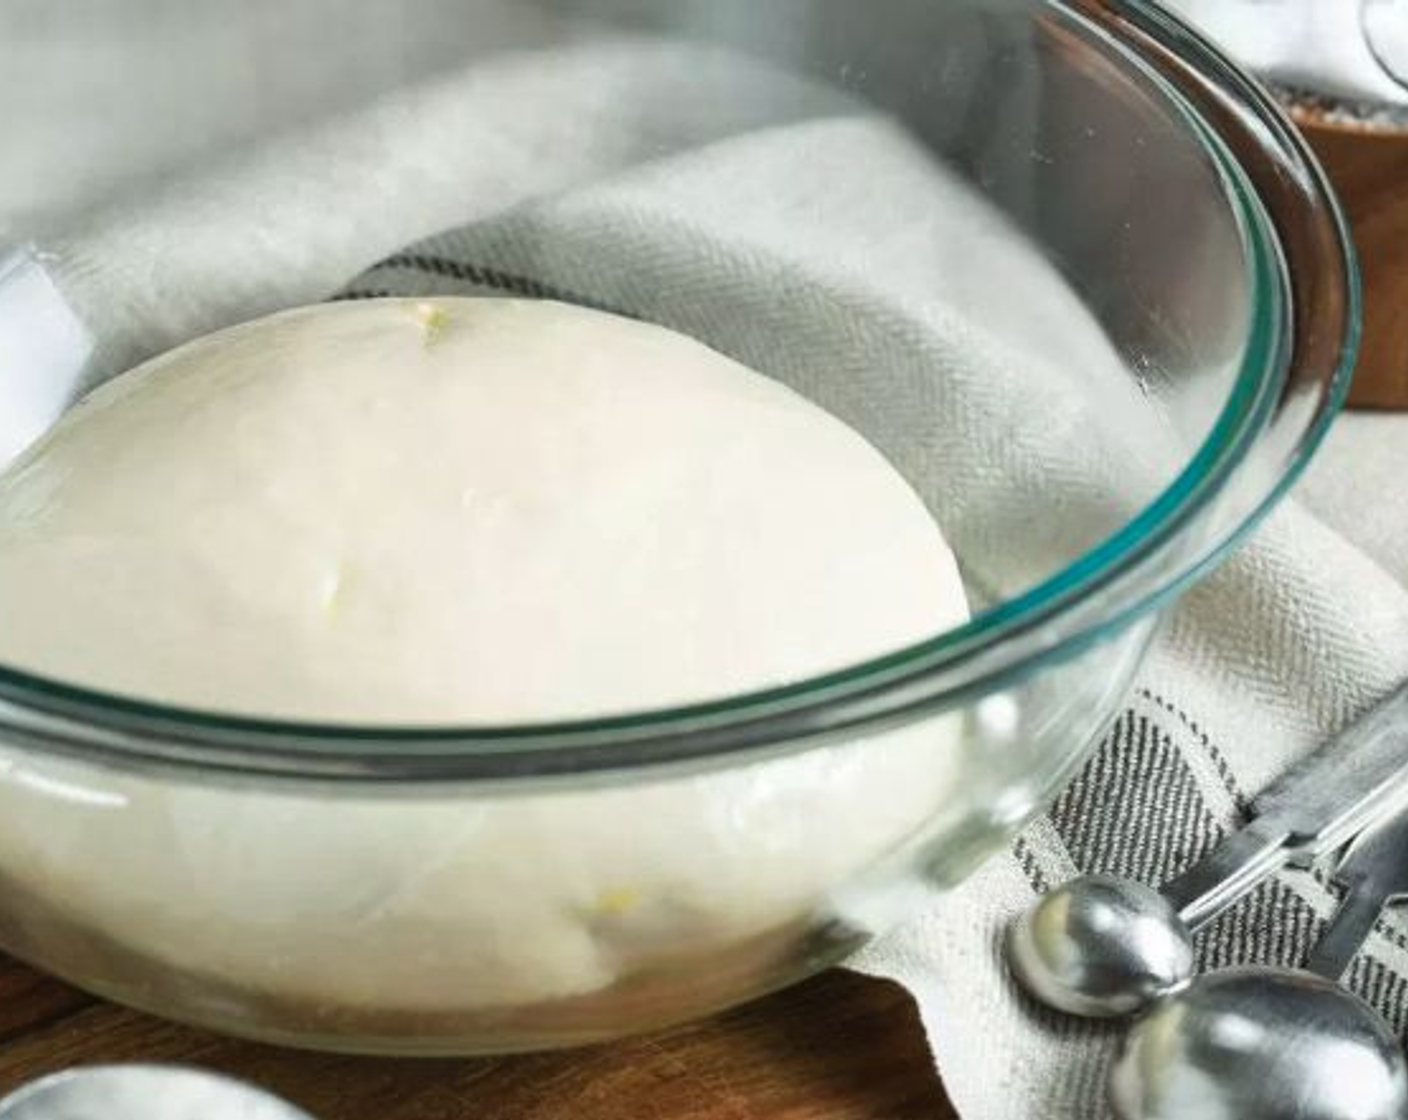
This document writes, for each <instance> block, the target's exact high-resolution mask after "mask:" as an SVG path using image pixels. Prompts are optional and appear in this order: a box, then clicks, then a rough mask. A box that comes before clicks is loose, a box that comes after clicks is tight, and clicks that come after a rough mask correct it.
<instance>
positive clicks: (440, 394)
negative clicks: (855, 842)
mask: <svg viewBox="0 0 1408 1120" xmlns="http://www.w3.org/2000/svg"><path fill="white" fill-rule="evenodd" d="M965 617H966V603H965V599H964V595H963V588H962V584H961V582H960V580H959V578H958V574H957V569H956V566H955V563H954V559H953V557H952V555H951V554H950V552H949V550H948V548H947V547H946V545H945V543H944V541H943V538H942V536H941V534H940V532H939V529H938V527H937V526H936V524H935V523H934V521H933V519H932V518H931V517H930V516H929V514H928V512H927V510H926V509H925V507H924V505H923V504H922V503H921V501H920V500H919V498H918V497H917V496H916V495H915V493H914V492H913V491H912V490H911V489H910V487H909V486H908V485H907V484H906V482H905V481H904V479H902V478H901V477H900V476H899V475H898V473H896V472H895V471H894V470H893V469H892V468H891V467H890V466H889V464H888V463H887V462H886V461H885V460H884V458H882V457H881V455H880V454H879V453H878V452H877V451H875V450H874V449H873V448H872V447H871V446H870V445H869V444H868V443H867V442H866V441H865V440H864V439H862V438H861V437H860V436H859V435H858V434H856V433H855V432H854V431H853V430H851V429H850V428H848V427H847V426H846V425H844V424H842V423H841V422H840V421H838V420H836V419H835V418H833V417H832V416H831V415H829V414H828V413H826V412H824V411H823V410H821V409H820V408H818V407H816V406H814V405H812V404H811V403H809V402H808V401H806V400H804V399H803V398H802V397H800V396H798V395H797V394H795V393H793V392H791V391H790V390H789V389H787V388H786V387H784V386H782V385H780V384H778V383H777V382H775V381H772V380H770V379H768V378H766V377H763V376H761V375H759V374H756V373H753V372H752V371H750V370H748V369H745V368H744V367H742V366H740V365H738V364H737V363H735V362H733V361H731V360H729V359H727V358H725V357H723V356H722V355H720V354H719V353H717V352H715V351H713V350H711V349H709V348H707V347H705V346H703V345H701V344H699V343H697V342H694V341H692V340H690V339H688V338H685V337H683V336H681V335H678V334H676V333H673V332H671V331H668V330H664V329H662V328H659V327H655V326H650V325H647V324H643V323H639V322H635V321H633V320H629V319H625V318H622V317H618V316H612V315H607V314H604V313H601V312H596V311H589V310H585V309H581V308H576V307H569V306H566V305H562V304H556V303H547V302H540V301H528V300H488V299H484V300H476V299H443V300H436V301H434V302H430V303H420V302H415V301H407V300H385V301H377V302H371V303H348V304H340V305H325V306H320V307H314V308H307V309H301V310H296V311H291V312H288V313H285V314H281V315H276V316H273V317H271V318H268V319H264V320H260V321H258V322H254V323H250V324H247V325H245V326H241V327H237V328H235V329H233V330H227V331H223V332H221V333H218V334H215V335H212V336H209V337H207V338H204V339H201V340H199V341H196V342H194V343H191V344H189V345H187V346H184V347H181V348H180V349H178V350H176V351H174V352H172V353H170V354H167V355H165V356H163V357H160V358H158V359H156V360H154V361H151V362H148V363H147V364H146V365H144V366H142V367H140V368H139V369H137V370H136V371H134V372H132V373H130V374H128V375H126V376H124V377H121V378H119V379H117V380H116V381H114V382H112V383H111V384H109V385H107V386H105V387H103V388H102V389H100V390H99V391H98V392H96V393H94V394H93V395H92V396H91V397H90V398H89V399H88V400H86V401H85V402H83V403H82V404H81V405H80V406H79V407H77V408H76V409H74V410H73V411H72V412H71V413H70V414H69V415H68V416H67V417H65V418H64V419H63V421H62V422H61V423H60V424H59V425H58V426H57V428H56V429H55V430H54V431H53V432H52V433H51V435H50V436H49V437H48V438H47V439H46V440H45V441H43V442H42V444H41V445H40V446H38V447H37V448H36V449H35V450H34V451H33V452H32V453H31V454H29V455H28V456H27V457H25V458H24V459H23V460H22V461H21V462H20V463H19V464H17V465H16V466H15V467H14V468H13V469H12V470H10V471H9V472H7V473H6V474H5V475H4V476H3V478H0V619H3V625H2V626H0V661H2V662H7V663H10V664H13V665H16V666H19V667H22V668H25V669H28V670H31V671H33V672H37V673H39V674H42V675H47V676H52V677H57V678H62V679H64V680H66V681H69V682H74V683H78V684H82V685H87V686H92V687H96V688H99V689H103V690H108V691H112V692H118V693H125V694H130V695H134V696H140V697H143V698H146V699H152V700H157V701H162V702H167V703H172V704H177V705H182V706H194V707H199V708H203V709H210V710H219V711H226V712H237V713H240V714H244V715H254V716H264V717H284V718H301V719H313V720H320V721H327V722H337V723H441V724H443V723H455V722H461V723H463V722H472V723H479V724H485V723H509V722H515V721H525V720H528V721H535V722H538V721H544V720H554V719H561V718H572V717H584V716H593V715H600V714H605V713H620V712H625V711H632V710H641V709H651V708H660V707H664V706H671V705H677V704H682V703H688V702H692V701H701V700H708V699H717V698H720V697H724V696H727V695H730V694H734V693H738V692H745V691H753V690H756V689H760V688H766V687H769V686H773V685H780V684H786V683H792V682H796V681H798V680H801V679H803V678H806V677H808V676H811V675H814V674H817V673H820V672H825V671H828V670H833V669H837V668H840V667H842V666H845V665H847V664H850V663H854V662H856V661H859V660H861V659H864V658H868V657H872V656H876V655H880V654H884V653H888V652H891V651H893V650H895V649H897V648H899V647H901V646H903V645H906V644H908V643H911V642H914V641H917V640H920V639H922V638H924V637H927V636H929V635H932V634H934V633H936V632H938V631H940V630H943V629H945V628H946V627H948V626H951V625H953V624H955V623H957V622H959V621H962V620H963V619H964V618H965Z"/></svg>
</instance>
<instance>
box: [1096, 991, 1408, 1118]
mask: <svg viewBox="0 0 1408 1120" xmlns="http://www.w3.org/2000/svg"><path fill="white" fill-rule="evenodd" d="M1110 1104H1111V1106H1112V1107H1113V1109H1114V1111H1115V1114H1116V1115H1117V1116H1118V1117H1120V1120H1403V1118H1404V1117H1405V1116H1408V1064H1405V1061H1404V1058H1403V1053H1402V1051H1401V1050H1400V1048H1399V1045H1398V1040H1397V1039H1395V1038H1394V1036H1393V1034H1392V1032H1391V1031H1390V1030H1389V1029H1388V1026H1387V1024H1385V1023H1384V1021H1383V1020H1382V1019H1381V1018H1380V1017H1379V1016H1378V1015H1377V1014H1375V1013H1374V1011H1373V1010H1372V1009H1371V1008H1370V1007H1369V1006H1368V1005H1367V1004H1365V1003H1363V1002H1361V1001H1360V1000H1359V999H1358V998H1357V997H1355V996H1353V995H1351V994H1350V993H1349V992H1346V991H1345V990H1344V989H1343V988H1340V987H1339V986H1338V985H1336V984H1334V983H1332V982H1331V981H1329V980H1326V979H1324V978H1322V977H1319V976H1315V975H1313V974H1311V973H1308V972H1291V971H1288V970H1283V969H1270V968H1239V969H1229V970H1227V971H1225V972H1217V973H1212V974H1209V975H1207V976H1204V977H1201V978H1199V979H1198V980H1197V981H1196V982H1195V983H1193V984H1191V985H1189V986H1188V987H1187V988H1186V989H1184V990H1183V991H1182V992H1179V993H1178V994H1176V995H1173V996H1171V997H1169V998H1167V999H1165V1000H1163V1001H1162V1002H1160V1003H1159V1004H1157V1005H1156V1006H1155V1007H1154V1008H1153V1010H1152V1011H1150V1012H1149V1014H1148V1015H1146V1016H1145V1017H1144V1018H1143V1019H1141V1020H1140V1021H1139V1022H1138V1023H1136V1024H1135V1025H1134V1027H1133V1028H1132V1029H1131V1030H1130V1032H1129V1034H1128V1036H1127V1037H1126V1039H1125V1040H1124V1044H1123V1046H1122V1048H1121V1050H1120V1054H1119V1057H1118V1058H1117V1059H1116V1062H1115V1065H1114V1067H1113V1069H1112V1071H1111V1075H1110Z"/></svg>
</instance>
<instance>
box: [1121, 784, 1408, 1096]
mask: <svg viewBox="0 0 1408 1120" xmlns="http://www.w3.org/2000/svg"><path fill="white" fill-rule="evenodd" d="M1336 878H1338V879H1339V880H1340V881H1341V882H1342V883H1343V884H1344V885H1345V886H1346V887H1347V888H1348V890H1347V893H1346V895H1345V898H1344V901H1343V903H1342V904H1341V906H1340V908H1339V910H1338V912H1337V913H1336V914H1335V916H1334V918H1333V919H1332V920H1331V922H1330V927H1329V929H1328V931H1327V932H1326V933H1325V935H1324V937H1323V938H1322V939H1321V941H1320V942H1319V944H1318V945H1317V947H1316V948H1315V950H1314V951H1313V952H1312V954H1311V957H1310V961H1309V962H1308V964H1307V970H1306V971H1304V972H1299V971H1295V970H1292V969H1284V968H1237V969H1229V970H1227V971H1225V972H1214V973H1209V974H1207V975H1205V976H1200V977H1198V978H1197V979H1196V980H1193V981H1192V982H1191V983H1189V984H1188V985H1187V986H1186V987H1184V988H1182V989H1181V990H1179V991H1177V992H1175V993H1174V994H1172V995H1170V996H1168V997H1167V998H1165V999H1163V1000H1160V1001H1159V1002H1158V1003H1156V1004H1155V1005H1154V1007H1153V1008H1152V1010H1150V1011H1149V1013H1148V1014H1147V1015H1145V1016H1144V1017H1143V1018H1142V1019H1140V1020H1139V1021H1138V1022H1137V1023H1135V1024H1134V1026H1133V1027H1132V1028H1131V1029H1130V1032H1129V1034H1128V1035H1127V1036H1126V1038H1125V1039H1124V1041H1123V1043H1122V1045H1121V1047H1120V1052H1119V1056H1118V1057H1117V1059H1116V1061H1115V1063H1114V1065H1113V1066H1112V1067H1111V1071H1110V1086H1109V1087H1110V1104H1111V1106H1112V1107H1113V1109H1114V1111H1115V1114H1116V1116H1118V1117H1120V1120H1403V1118H1404V1117H1405V1116H1408V1062H1405V1059H1404V1056H1403V1051H1402V1050H1401V1048H1400V1047H1399V1044H1398V1040H1397V1039H1396V1038H1395V1037H1394V1034H1393V1031H1392V1030H1390V1029H1389V1026H1388V1024H1387V1023H1385V1022H1384V1021H1383V1019H1382V1018H1381V1017H1380V1016H1379V1015H1378V1013H1377V1012H1375V1011H1374V1010H1373V1008H1371V1007H1369V1005H1368V1004H1366V1003H1364V1002H1363V1001H1361V1000H1360V999H1358V998H1357V997H1356V996H1354V995H1351V994H1350V993H1349V992H1347V991H1345V990H1344V989H1343V988H1341V987H1340V986H1339V983H1338V982H1339V980H1340V978H1341V977H1342V976H1343V975H1344V973H1345V972H1346V971H1347V969H1348V967H1349V965H1350V963H1351V962H1352V961H1353V960H1354V957H1355V956H1356V954H1357V953H1358V952H1359V950H1360V948H1361V947H1362V946H1363V943H1364V941H1365V940H1366V939H1367V938H1368V936H1369V934H1370V933H1371V932H1372V930H1373V928H1374V924H1375V922H1377V920H1378V918H1379V915H1380V914H1381V913H1382V911H1383V909H1384V906H1385V905H1386V904H1389V903H1391V902H1394V901H1399V900H1402V899H1404V898H1405V897H1408V812H1404V813H1401V814H1400V815H1399V816H1398V817H1396V818H1394V819H1392V820H1390V821H1388V822H1386V823H1383V824H1380V825H1377V826H1376V827H1375V828H1373V829H1372V830H1370V831H1369V832H1366V833H1365V834H1364V835H1363V836H1361V837H1360V838H1359V839H1358V840H1357V841H1356V842H1355V844H1354V846H1353V847H1352V848H1351V849H1350V851H1349V853H1348V854H1347V855H1346V857H1345V859H1344V861H1343V862H1342V863H1341V865H1340V868H1339V871H1338V872H1337V874H1336Z"/></svg>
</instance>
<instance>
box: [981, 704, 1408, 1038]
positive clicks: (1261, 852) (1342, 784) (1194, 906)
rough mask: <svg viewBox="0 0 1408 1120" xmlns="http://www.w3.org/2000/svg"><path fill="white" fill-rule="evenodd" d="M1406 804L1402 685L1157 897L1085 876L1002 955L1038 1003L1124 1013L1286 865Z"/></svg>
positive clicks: (1312, 857) (1172, 982) (1042, 908)
mask: <svg viewBox="0 0 1408 1120" xmlns="http://www.w3.org/2000/svg"><path fill="white" fill-rule="evenodd" d="M1405 798H1408V685H1405V686H1403V687H1401V688H1400V689H1399V690H1398V691H1397V692H1395V693H1394V694H1393V695H1392V696H1390V697H1389V698H1388V699H1387V700H1385V701H1384V702H1383V703H1382V704H1380V705H1379V706H1378V707H1376V708H1375V709H1374V710H1373V711H1371V712H1370V713H1369V714H1368V715H1366V716H1365V717H1364V718H1363V719H1361V720H1360V721H1359V722H1357V723H1355V724H1354V725H1353V726H1351V727H1350V728H1348V729H1347V730H1346V731H1344V732H1342V733H1341V734H1340V735H1339V736H1337V737H1336V738H1334V739H1332V740H1330V741H1329V742H1328V743H1326V744H1325V745H1324V746H1322V747H1321V748H1320V749H1319V750H1318V751H1316V752H1315V753H1314V754H1312V755H1311V756H1310V757H1309V758H1307V759H1306V760H1305V761H1303V762H1302V763H1301V764H1300V765H1298V766H1295V767H1293V768H1292V769H1291V770H1290V771H1288V772H1287V773H1286V774H1284V775H1282V776H1281V777H1280V778H1279V779H1278V780H1277V781H1276V782H1274V783H1273V784H1272V785H1271V786H1270V787H1269V788H1268V789H1266V790H1265V791H1264V792H1263V793H1262V794H1261V795H1260V796H1259V797H1258V798H1257V799H1256V801H1255V803H1254V804H1253V806H1252V809H1253V813H1254V819H1253V820H1252V822H1251V823H1250V824H1249V825H1248V826H1247V827H1246V828H1244V829H1242V830H1241V831H1240V832H1234V833H1232V834H1231V835H1229V836H1228V837H1227V838H1226V839H1225V840H1223V841H1222V843H1221V844H1219V845H1218V846H1217V847H1216V848H1215V849H1214V850H1213V851H1212V853H1211V854H1210V855H1209V856H1207V857H1206V858H1205V859H1203V860H1202V861H1201V862H1199V863H1198V864H1197V865H1196V866H1194V867H1192V868H1190V869H1189V870H1188V871H1186V872H1184V873H1183V874H1182V875H1180V876H1179V877H1178V878H1176V879H1174V880H1173V881H1171V882H1169V883H1167V884H1165V886H1164V887H1163V889H1162V890H1158V891H1156V890H1154V889H1153V888H1151V887H1147V886H1144V885H1143V884H1141V883H1136V882H1133V881H1131V880H1129V879H1121V878H1117V877H1115V876H1109V875H1087V876H1083V877H1081V878H1078V879H1074V880H1072V881H1071V882H1069V883H1067V884H1065V885H1064V886H1062V887H1058V888H1057V889H1056V890H1054V891H1052V892H1050V893H1049V894H1047V895H1046V896H1045V897H1043V898H1042V899H1041V900H1039V901H1038V902H1037V903H1036V905H1035V906H1033V907H1032V908H1031V909H1030V910H1028V911H1027V913H1026V914H1024V915H1022V917H1021V918H1020V919H1018V921H1016V922H1015V923H1013V926H1012V928H1011V929H1010V930H1009V932H1008V938H1007V958H1008V962H1009V963H1010V965H1011V966H1012V971H1013V973H1014V974H1015V976H1016V977H1017V979H1018V981H1019V982H1020V983H1021V984H1022V986H1023V987H1024V988H1026V989H1027V991H1028V992H1030V993H1031V994H1032V995H1033V996H1035V997H1036V998H1037V999H1038V1000H1040V1001H1041V1002H1042V1003H1045V1004H1047V1005H1048V1006H1050V1007H1054V1008H1056V1009H1057V1010H1059V1011H1065V1012H1067V1013H1069V1014H1072V1015H1083V1016H1087V1017H1094V1018H1104V1017H1111V1016H1118V1015H1129V1014H1132V1013H1134V1012H1136V1011H1138V1010H1140V1009H1141V1008H1143V1007H1145V1006H1147V1005H1148V1004H1149V1003H1150V1002H1151V1001H1152V1000H1154V999H1156V998H1157V997H1159V996H1161V995H1165V994H1167V993H1169V992H1172V991H1176V990H1177V989H1178V988H1180V987H1182V986H1183V985H1185V984H1187V983H1188V981H1189V980H1190V979H1191V977H1192V975H1193V945H1192V936H1193V934H1194V933H1195V932H1197V930H1199V929H1200V928H1202V927H1203V926H1204V925H1206V924H1207V923H1208V922H1210V921H1211V920H1212V919H1213V918H1215V917H1216V916H1217V915H1218V914H1220V913H1221V912H1222V911H1223V910H1225V909H1226V908H1227V907H1228V906H1231V905H1232V904H1233V903H1234V902H1236V901H1237V900H1238V899H1239V898H1241V897H1242V896H1243V895H1245V894H1246V893H1247V892H1248V891H1250V890H1252V889H1253V888H1254V887H1256V886H1257V885H1258V884H1259V883H1261V882H1262V881H1263V880H1264V879H1266V878H1267V877H1268V876H1269V875H1271V874H1272V873H1273V872H1275V871H1278V870H1280V869H1281V868H1283V867H1287V866H1294V867H1306V866H1309V865H1311V864H1312V863H1314V862H1316V861H1317V860H1319V859H1321V858H1323V857H1325V856H1328V855H1330V854H1331V853H1333V852H1336V851H1338V850H1339V849H1340V848H1342V847H1343V846H1344V845H1345V844H1346V843H1347V842H1348V841H1349V840H1350V839H1352V838H1353V837H1354V836H1356V835H1358V834H1359V833H1360V832H1361V831H1362V830H1363V829H1364V828H1365V827H1366V826H1368V825H1370V824H1373V823H1374V822H1376V821H1379V820H1382V819H1383V818H1384V817H1385V816H1387V815H1389V814H1392V813H1393V812H1394V811H1395V810H1396V809H1397V808H1398V806H1399V805H1400V804H1401V803H1403V802H1404V800H1405Z"/></svg>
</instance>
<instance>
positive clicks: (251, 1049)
mask: <svg viewBox="0 0 1408 1120" xmlns="http://www.w3.org/2000/svg"><path fill="white" fill-rule="evenodd" d="M109 1061H164V1062H189V1063H192V1064H196V1065H200V1066H202V1067H205V1068H207V1069H215V1070H221V1071H224V1072H226V1073H231V1074H234V1075H236V1076H238V1077H243V1078H247V1079H249V1080H251V1081H254V1082H256V1083H258V1084H260V1085H263V1086H265V1087H267V1088H269V1089H272V1090H274V1091H275V1092H277V1093H280V1094H282V1095H283V1096H285V1097H287V1098H289V1099H290V1100H292V1101H294V1102H295V1103H297V1104H299V1105H301V1106H302V1107H303V1108H305V1109H307V1110H308V1111H310V1112H312V1113H313V1114H314V1115H315V1116H317V1117H318V1118H319V1120H608V1118H609V1120H627V1118H630V1120H653V1118H657V1117H658V1118H659V1120H823V1118H824V1120H955V1117H954V1113H953V1111H952V1109H951V1108H950V1107H949V1105H948V1103H947V1101H946V1100H945V1097H944V1094H943V1090H942V1088H941V1087H940V1085H939V1082H938V1078H937V1077H936V1076H935V1075H934V1072H933V1067H932V1065H931V1064H930V1060H929V1056H928V1052H927V1050H926V1048H925V1043H924V1037H923V1032H922V1030H921V1028H920V1025H919V1019H918V1016H917V1014H916V1012H915V1009H914V1006H913V1004H912V1002H911V1001H910V999H909V997H908V995H907V994H906V993H905V992H904V991H902V990H901V989H900V988H898V987H896V986H894V985H892V984H887V983H884V982H881V981H877V980H867V979H864V978H862V977H859V976H855V975H852V974H850V973H845V972H832V973H828V974H826V975H823V976H820V977H818V978H817V979H815V980H812V981H811V982H809V983H806V984H803V985H801V986H799V987H797V988H794V989H792V990H791V991H789V992H784V993H782V994H781V995H777V996H773V997H772V998H770V999H766V1000H762V1001H760V1002H758V1003H755V1004H753V1005H751V1006H749V1007H745V1008H741V1009H739V1010H737V1011H733V1012H730V1013H729V1014H727V1015H723V1016H720V1017H719V1018H716V1019H713V1020H711V1021H709V1022H706V1023H700V1024H695V1025H693V1026H689V1027H681V1028H678V1029H676V1030H673V1031H668V1032H666V1033H664V1034H659V1035H653V1036H651V1037H647V1038H641V1039H633V1040H630V1041H626V1042H620V1043H615V1044H612V1045H610V1046H599V1047H594V1048H592V1049H588V1050H576V1051H568V1052H562V1053H555V1054H539V1055H529V1056H524V1057H515V1058H495V1059H470V1060H462V1061H444V1060H436V1061H416V1060H404V1059H403V1060H392V1059H373V1058H347V1057H337V1056H330V1055H322V1054H308V1053H300V1052H297V1051H291V1050H279V1049H275V1048H273V1047H268V1046H258V1045H253V1044H250V1043H243V1042H235V1041H231V1040H229V1039H224V1038H220V1037H217V1036H215V1035H212V1034H207V1033H205V1032H203V1031H196V1030H191V1029H188V1028H186V1027H181V1026H176V1025H173V1024H171V1023H166V1022H163V1021H161V1020H159V1019H154V1018H152V1017H150V1016H147V1015H142V1014H139V1013H137V1012H135V1011H128V1010H126V1009H124V1008H119V1007H115V1006H113V1005H111V1004H107V1003H103V1002H101V1001H99V1000H96V999H93V998H92V997H90V996H87V995H84V994H82V993H80V992H77V991H75V990H74V989H72V988H69V987H67V986H65V985H64V984H61V983H59V982H58V981H56V980H52V979H49V978H48V977H44V976H41V975H39V974H38V973H36V972H33V971H31V970H30V969H27V968H25V967H23V966H22V965H19V964H17V963H14V962H13V961H10V960H9V959H7V958H5V957H3V956H0V1096H3V1095H5V1094H6V1093H8V1092H10V1091H11V1090H12V1089H14V1088H16V1087H17V1086H19V1085H20V1084H21V1083H22V1082H25V1081H27V1080H29V1079H30V1078H33V1077H38V1076H40V1075H42V1074H45V1073H50V1072H53V1071H55V1070H59V1069H63V1068H66V1067H68V1066H73V1065H79V1064H86V1063H92V1062H109Z"/></svg>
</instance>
